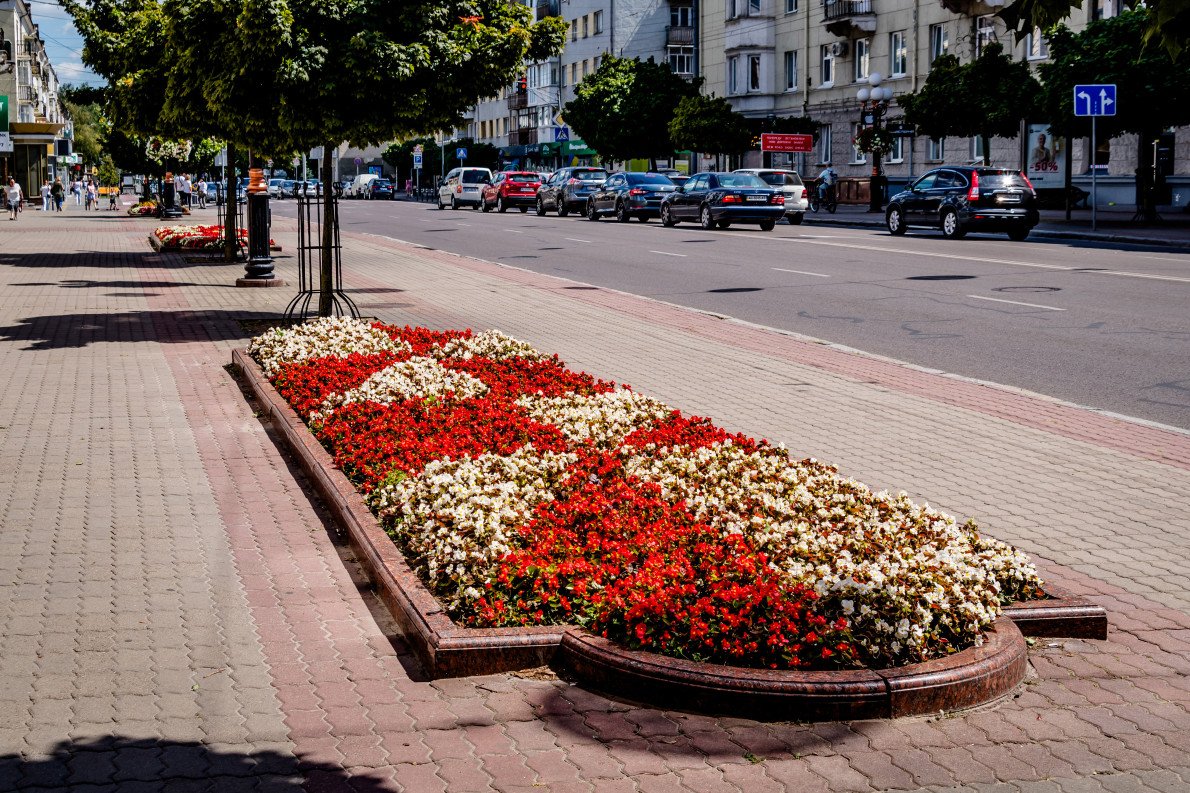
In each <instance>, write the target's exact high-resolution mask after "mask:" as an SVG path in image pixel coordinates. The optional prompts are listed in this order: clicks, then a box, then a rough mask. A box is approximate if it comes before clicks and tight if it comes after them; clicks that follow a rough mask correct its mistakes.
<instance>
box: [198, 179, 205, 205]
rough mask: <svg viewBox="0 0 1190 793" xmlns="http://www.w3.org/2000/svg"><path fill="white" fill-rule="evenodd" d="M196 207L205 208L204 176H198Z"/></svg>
mask: <svg viewBox="0 0 1190 793" xmlns="http://www.w3.org/2000/svg"><path fill="white" fill-rule="evenodd" d="M196 186H197V187H198V208H199V209H206V208H207V179H206V177H205V176H200V177H198V184H197V185H196Z"/></svg>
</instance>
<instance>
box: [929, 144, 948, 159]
mask: <svg viewBox="0 0 1190 793" xmlns="http://www.w3.org/2000/svg"><path fill="white" fill-rule="evenodd" d="M945 159H946V138H930V144H929V145H928V146H927V147H926V160H927V161H929V162H942V161H943V160H945Z"/></svg>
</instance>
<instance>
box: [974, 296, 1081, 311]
mask: <svg viewBox="0 0 1190 793" xmlns="http://www.w3.org/2000/svg"><path fill="white" fill-rule="evenodd" d="M967 297H969V298H971V299H973V300H991V301H992V302H993V303H1011V304H1012V305H1014V306H1027V307H1029V308H1044V309H1045V310H1046V311H1065V310H1066V309H1064V308H1055V307H1054V306H1041V305H1038V304H1037V303H1022V302H1020V301H1019V300H1002V299H1001V298H998V297H984V296H983V295H967Z"/></svg>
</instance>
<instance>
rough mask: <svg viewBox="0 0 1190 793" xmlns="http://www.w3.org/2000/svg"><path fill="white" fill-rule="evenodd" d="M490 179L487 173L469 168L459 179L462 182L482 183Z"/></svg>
mask: <svg viewBox="0 0 1190 793" xmlns="http://www.w3.org/2000/svg"><path fill="white" fill-rule="evenodd" d="M487 178H488V172H487V171H481V170H479V169H478V168H469V169H467V170H466V171H463V175H462V176H460V177H459V181H460V182H482V181H483V180H484V179H487Z"/></svg>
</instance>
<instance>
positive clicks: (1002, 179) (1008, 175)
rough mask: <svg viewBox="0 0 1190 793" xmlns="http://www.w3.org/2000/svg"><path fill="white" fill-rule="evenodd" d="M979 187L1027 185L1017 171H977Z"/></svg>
mask: <svg viewBox="0 0 1190 793" xmlns="http://www.w3.org/2000/svg"><path fill="white" fill-rule="evenodd" d="M978 173H979V186H980V187H991V188H997V187H1028V185H1027V184H1026V183H1025V178H1024V177H1023V176H1021V175H1020V173H1019V172H1018V171H994V172H991V173H989V172H987V171H979V172H978Z"/></svg>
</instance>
